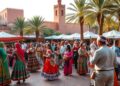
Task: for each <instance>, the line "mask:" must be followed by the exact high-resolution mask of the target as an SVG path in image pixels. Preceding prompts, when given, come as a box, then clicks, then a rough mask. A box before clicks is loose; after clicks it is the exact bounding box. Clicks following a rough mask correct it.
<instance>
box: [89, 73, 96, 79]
mask: <svg viewBox="0 0 120 86" xmlns="http://www.w3.org/2000/svg"><path fill="white" fill-rule="evenodd" d="M95 76H96V73H95V71H93V72H92V74H91V76H90V78H91V79H95Z"/></svg>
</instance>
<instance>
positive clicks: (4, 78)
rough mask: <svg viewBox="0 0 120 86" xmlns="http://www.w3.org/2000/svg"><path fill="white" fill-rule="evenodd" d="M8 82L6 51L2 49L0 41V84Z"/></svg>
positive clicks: (1, 85) (2, 44) (5, 85)
mask: <svg viewBox="0 0 120 86" xmlns="http://www.w3.org/2000/svg"><path fill="white" fill-rule="evenodd" d="M10 83H11V79H10V73H9V68H8V60H7V53H6V52H5V50H4V43H2V42H0V86H7V85H9V84H10Z"/></svg>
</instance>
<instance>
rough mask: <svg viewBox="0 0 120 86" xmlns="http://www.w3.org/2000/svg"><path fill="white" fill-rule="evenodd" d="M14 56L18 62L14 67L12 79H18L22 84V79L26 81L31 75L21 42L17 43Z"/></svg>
mask: <svg viewBox="0 0 120 86" xmlns="http://www.w3.org/2000/svg"><path fill="white" fill-rule="evenodd" d="M13 57H14V58H15V59H16V62H15V64H14V67H13V71H12V76H11V79H12V80H14V81H18V82H17V84H20V80H23V82H25V79H27V78H28V77H29V76H30V75H29V72H28V71H27V70H26V67H25V64H26V63H25V58H24V51H23V50H22V48H21V45H20V43H16V44H15V52H14V53H13Z"/></svg>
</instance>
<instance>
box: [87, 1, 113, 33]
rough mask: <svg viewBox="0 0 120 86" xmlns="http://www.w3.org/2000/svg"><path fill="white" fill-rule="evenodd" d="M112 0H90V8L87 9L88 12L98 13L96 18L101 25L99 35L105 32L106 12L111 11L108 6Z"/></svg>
mask: <svg viewBox="0 0 120 86" xmlns="http://www.w3.org/2000/svg"><path fill="white" fill-rule="evenodd" d="M111 1H112V0H90V2H89V8H88V9H87V11H88V13H91V14H92V15H96V20H97V23H98V25H99V32H98V33H99V35H102V33H103V24H104V18H105V14H108V13H109V12H110V9H109V8H108V6H109V5H110V4H111Z"/></svg>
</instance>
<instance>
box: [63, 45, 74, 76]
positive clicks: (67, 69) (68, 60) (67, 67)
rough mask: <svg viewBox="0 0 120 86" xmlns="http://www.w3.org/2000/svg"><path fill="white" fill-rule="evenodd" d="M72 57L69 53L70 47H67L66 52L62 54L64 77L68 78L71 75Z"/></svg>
mask: <svg viewBox="0 0 120 86" xmlns="http://www.w3.org/2000/svg"><path fill="white" fill-rule="evenodd" d="M72 57H73V52H72V51H71V48H70V45H67V47H66V51H65V53H64V57H63V59H64V75H65V76H68V75H70V74H72Z"/></svg>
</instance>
